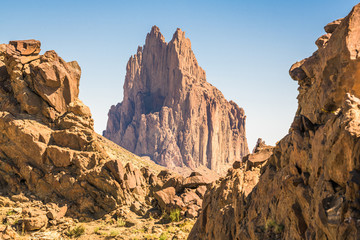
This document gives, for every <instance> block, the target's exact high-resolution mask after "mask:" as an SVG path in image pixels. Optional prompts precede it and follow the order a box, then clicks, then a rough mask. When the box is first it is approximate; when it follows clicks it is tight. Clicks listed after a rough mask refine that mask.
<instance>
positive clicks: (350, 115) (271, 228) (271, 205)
mask: <svg viewBox="0 0 360 240" xmlns="http://www.w3.org/2000/svg"><path fill="white" fill-rule="evenodd" d="M325 31H326V32H327V33H326V34H325V35H324V36H322V37H320V38H319V39H318V40H317V41H316V45H317V46H318V48H319V49H318V50H317V51H316V52H315V53H314V54H313V55H312V56H311V57H309V58H306V59H304V60H302V61H300V62H298V63H295V64H294V65H293V66H292V67H291V69H290V75H291V77H292V78H293V79H294V80H296V81H298V84H299V95H298V103H299V105H298V110H297V113H296V116H295V118H294V121H293V123H292V125H291V128H290V131H289V134H288V135H286V136H285V137H284V138H283V139H282V140H281V141H280V142H279V143H278V144H277V146H276V147H275V149H274V150H273V151H274V153H273V154H272V155H271V157H270V158H269V160H268V161H267V164H266V165H265V166H263V167H262V168H261V172H262V174H261V177H260V179H259V182H258V183H257V184H256V186H255V187H254V188H253V189H252V191H251V193H249V194H246V192H244V190H243V189H242V186H243V184H242V182H241V179H243V178H242V176H239V175H241V174H243V173H233V171H234V170H232V171H231V172H230V173H229V174H228V176H227V177H226V178H225V179H223V180H222V181H219V182H217V183H216V184H214V186H213V187H212V188H211V190H210V192H208V194H206V196H205V199H204V203H203V211H202V213H201V215H200V217H199V218H198V220H197V223H196V224H195V227H194V228H193V230H192V232H191V233H190V237H189V239H360V231H359V229H360V201H359V200H360V195H359V193H360V192H359V189H360V180H359V179H360V161H359V159H360V158H359V157H360V151H359V149H360V139H359V137H360V128H359V126H360V99H359V98H360V87H359V86H360V60H359V54H358V53H359V51H360V5H356V6H355V7H354V8H353V9H352V11H351V12H350V14H349V15H348V16H347V17H346V18H344V19H340V20H337V21H334V22H332V23H330V24H328V25H327V26H326V27H325ZM214 226H215V227H214Z"/></svg>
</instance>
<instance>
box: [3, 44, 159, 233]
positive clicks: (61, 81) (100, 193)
mask: <svg viewBox="0 0 360 240" xmlns="http://www.w3.org/2000/svg"><path fill="white" fill-rule="evenodd" d="M39 53H40V42H39V41H36V40H27V41H11V42H10V44H2V45H0V188H1V191H5V192H6V193H7V194H11V195H13V194H18V193H24V192H25V193H32V194H35V196H36V197H38V198H39V199H40V200H43V201H46V202H56V203H63V204H67V206H68V209H66V211H65V210H64V209H62V210H61V209H58V210H59V212H52V213H49V215H48V218H49V219H56V218H57V217H58V215H57V214H59V213H60V212H61V211H62V213H61V214H65V213H64V211H65V212H68V213H70V214H73V216H76V215H80V216H81V215H92V216H94V217H100V216H102V215H103V214H105V213H108V212H110V211H112V210H113V209H115V208H116V207H118V206H122V205H124V204H131V202H133V201H135V200H136V201H140V200H141V199H144V198H145V195H146V194H147V193H148V192H149V186H150V185H149V183H148V182H149V178H150V177H151V174H152V173H151V171H148V170H146V171H145V170H142V171H140V170H139V169H138V168H135V167H134V166H133V164H131V163H128V164H126V166H124V165H125V164H123V163H124V160H126V161H136V159H137V157H136V156H134V155H133V154H131V153H125V152H124V153H121V154H118V155H116V157H114V156H115V155H112V156H111V157H110V155H109V151H107V150H106V149H107V148H109V146H108V144H107V143H106V141H107V140H106V141H105V140H104V139H102V137H101V136H99V135H97V134H96V133H95V132H94V130H93V120H92V118H91V113H90V110H89V108H88V107H87V106H85V105H84V104H83V103H82V102H81V101H80V100H79V99H78V94H79V88H78V87H79V80H80V73H81V70H80V67H79V65H78V64H77V63H76V62H65V61H64V60H63V59H61V58H60V57H59V56H58V55H57V54H56V53H55V52H54V51H47V52H46V53H45V54H44V55H39ZM129 159H131V160H129ZM153 165H155V164H153ZM153 169H156V168H155V167H154V168H153ZM145 173H146V176H145V175H144V174H145ZM45 213H46V212H45ZM40 215H41V221H39V222H38V224H32V223H33V222H32V221H33V220H32V219H33V218H32V216H30V215H29V221H28V222H25V225H26V226H28V230H35V229H39V228H40V227H42V226H43V225H45V223H46V222H47V220H48V218H47V216H46V214H40ZM26 219H27V218H25V220H26ZM35 219H37V218H35ZM25 220H24V221H25Z"/></svg>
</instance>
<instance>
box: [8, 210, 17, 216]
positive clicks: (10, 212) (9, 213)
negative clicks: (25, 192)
mask: <svg viewBox="0 0 360 240" xmlns="http://www.w3.org/2000/svg"><path fill="white" fill-rule="evenodd" d="M15 214H16V212H15V211H14V210H10V211H8V212H7V213H6V216H11V215H15Z"/></svg>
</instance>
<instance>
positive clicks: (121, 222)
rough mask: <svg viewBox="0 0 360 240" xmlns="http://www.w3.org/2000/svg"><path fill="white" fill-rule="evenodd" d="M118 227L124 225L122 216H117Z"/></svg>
mask: <svg viewBox="0 0 360 240" xmlns="http://www.w3.org/2000/svg"><path fill="white" fill-rule="evenodd" d="M116 225H117V226H118V227H124V226H125V225H126V221H125V220H124V219H122V218H118V220H117V224H116Z"/></svg>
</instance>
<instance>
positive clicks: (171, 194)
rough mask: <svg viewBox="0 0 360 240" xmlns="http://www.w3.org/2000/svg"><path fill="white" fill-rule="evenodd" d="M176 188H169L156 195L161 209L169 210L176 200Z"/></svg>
mask: <svg viewBox="0 0 360 240" xmlns="http://www.w3.org/2000/svg"><path fill="white" fill-rule="evenodd" d="M175 195H176V192H175V188H173V187H168V188H165V189H162V190H160V191H157V192H155V193H154V198H155V199H156V200H157V201H158V204H159V206H160V208H162V209H167V208H168V206H169V205H171V203H172V201H173V199H174V198H175Z"/></svg>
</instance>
